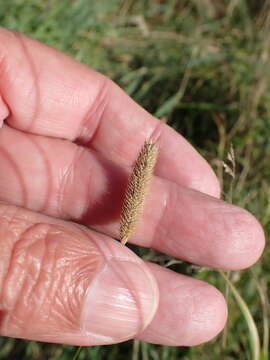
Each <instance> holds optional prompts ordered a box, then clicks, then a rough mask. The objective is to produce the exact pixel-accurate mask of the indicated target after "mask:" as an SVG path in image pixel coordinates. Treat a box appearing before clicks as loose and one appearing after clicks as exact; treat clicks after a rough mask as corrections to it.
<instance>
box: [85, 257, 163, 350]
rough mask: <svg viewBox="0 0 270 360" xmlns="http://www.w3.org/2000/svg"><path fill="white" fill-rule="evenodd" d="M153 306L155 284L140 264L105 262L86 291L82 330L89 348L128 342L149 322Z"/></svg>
mask: <svg viewBox="0 0 270 360" xmlns="http://www.w3.org/2000/svg"><path fill="white" fill-rule="evenodd" d="M157 305H158V290H157V285H156V282H155V280H154V278H153V277H152V275H151V274H150V273H149V271H148V269H147V268H146V267H145V265H144V264H143V263H141V264H138V263H133V262H130V261H123V260H117V259H113V260H109V261H108V262H107V263H106V264H105V265H104V267H103V269H102V270H101V272H100V273H99V274H98V275H97V277H96V278H95V279H94V281H93V282H92V283H91V285H90V287H89V289H88V292H87V296H86V300H85V304H84V311H83V313H82V331H83V333H84V335H88V336H89V340H90V342H91V344H90V345H103V344H111V343H115V342H119V341H124V340H127V339H130V338H132V337H134V336H135V335H136V334H138V333H139V332H140V331H142V330H143V329H144V328H145V327H146V326H147V325H148V324H149V323H150V321H151V320H152V318H153V316H154V314H155V311H156V309H157Z"/></svg>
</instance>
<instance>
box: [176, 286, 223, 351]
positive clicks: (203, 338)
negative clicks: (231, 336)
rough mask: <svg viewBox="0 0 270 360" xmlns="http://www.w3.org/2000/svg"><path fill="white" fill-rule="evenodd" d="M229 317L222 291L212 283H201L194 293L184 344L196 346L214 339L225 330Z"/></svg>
mask: <svg viewBox="0 0 270 360" xmlns="http://www.w3.org/2000/svg"><path fill="white" fill-rule="evenodd" d="M227 317H228V310H227V304H226V301H225V299H224V296H223V295H222V293H221V292H220V291H219V290H217V289H216V288H215V287H214V286H212V285H209V284H205V283H201V286H200V287H197V288H196V289H195V291H194V293H193V302H192V306H191V310H190V320H189V322H187V326H186V338H185V341H184V343H183V344H182V345H184V346H194V345H199V344H202V343H205V342H207V341H209V340H211V339H213V338H214V337H215V336H217V335H218V334H219V333H220V332H221V331H222V330H223V328H224V326H225V324H226V321H227ZM179 341H181V340H180V339H179Z"/></svg>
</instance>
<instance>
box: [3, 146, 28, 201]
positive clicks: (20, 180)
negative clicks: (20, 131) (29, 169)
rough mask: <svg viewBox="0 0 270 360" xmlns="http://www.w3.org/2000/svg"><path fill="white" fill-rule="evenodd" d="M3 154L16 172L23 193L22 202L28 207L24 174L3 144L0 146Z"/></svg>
mask: <svg viewBox="0 0 270 360" xmlns="http://www.w3.org/2000/svg"><path fill="white" fill-rule="evenodd" d="M1 154H2V155H3V156H4V157H5V158H6V159H7V161H8V163H9V164H10V165H11V167H12V169H13V170H14V172H15V177H16V179H18V181H19V184H20V187H21V195H22V201H21V202H22V204H21V205H24V206H26V207H27V203H28V195H27V186H26V183H25V181H24V178H23V176H22V174H21V173H20V171H19V168H18V166H17V164H16V162H15V161H14V160H13V159H12V156H10V154H9V153H8V151H7V150H5V149H4V148H3V147H2V146H0V155H1Z"/></svg>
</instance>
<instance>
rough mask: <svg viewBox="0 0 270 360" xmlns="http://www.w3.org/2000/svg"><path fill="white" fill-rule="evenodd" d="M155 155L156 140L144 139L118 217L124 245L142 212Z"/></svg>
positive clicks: (156, 152) (156, 150) (155, 158)
mask: <svg viewBox="0 0 270 360" xmlns="http://www.w3.org/2000/svg"><path fill="white" fill-rule="evenodd" d="M157 155H158V146H157V144H156V142H154V141H146V142H145V143H144V145H143V147H142V149H141V151H140V153H139V155H138V158H137V160H136V162H135V165H134V168H133V171H132V173H131V176H130V179H129V182H128V185H127V190H126V193H125V198H124V203H123V208H122V213H121V219H120V240H121V243H122V244H124V245H125V244H126V243H127V241H128V239H129V237H130V236H131V234H132V233H133V231H134V229H135V227H136V225H137V223H138V220H139V218H140V215H141V213H142V210H143V205H144V200H145V198H146V195H147V192H148V189H149V184H150V181H151V178H152V175H153V171H154V167H155V164H156V160H157Z"/></svg>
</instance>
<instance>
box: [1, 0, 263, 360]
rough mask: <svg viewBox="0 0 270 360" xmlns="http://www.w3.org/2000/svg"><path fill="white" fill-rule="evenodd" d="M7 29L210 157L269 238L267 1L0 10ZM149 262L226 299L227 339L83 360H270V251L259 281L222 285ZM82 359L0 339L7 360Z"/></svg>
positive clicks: (162, 0) (107, 349)
mask: <svg viewBox="0 0 270 360" xmlns="http://www.w3.org/2000/svg"><path fill="white" fill-rule="evenodd" d="M0 25H1V26H5V27H8V28H11V29H15V30H17V31H20V32H23V33H25V34H27V35H30V36H32V37H34V38H36V39H38V40H41V41H43V42H45V43H47V44H50V45H52V46H54V47H56V48H58V49H60V50H62V51H65V52H67V53H69V54H71V55H72V56H74V57H75V58H77V59H78V60H80V61H82V62H84V63H86V64H88V65H89V66H91V67H93V68H94V69H96V70H99V71H101V72H102V73H104V74H106V75H107V76H109V77H111V78H112V79H114V80H115V81H116V82H117V83H118V84H120V86H121V87H123V88H124V89H125V90H126V92H127V93H129V94H130V96H132V97H133V98H134V99H135V100H136V101H137V102H138V103H140V104H141V105H142V106H144V107H145V108H146V109H147V110H149V111H150V112H151V113H153V114H155V115H156V116H158V117H159V118H161V120H162V121H166V122H167V123H168V124H169V125H170V126H172V127H173V128H175V129H176V130H177V131H179V132H181V133H182V134H183V135H184V136H185V137H186V138H187V139H188V140H189V141H190V142H191V143H192V144H193V145H194V146H195V147H196V148H197V149H198V150H199V151H200V152H201V153H202V154H203V155H204V156H205V157H206V159H207V160H208V161H209V162H210V163H211V164H212V166H213V167H214V169H215V170H216V172H217V174H218V176H219V178H220V181H221V184H222V188H223V196H224V199H226V200H227V201H232V202H234V203H235V204H238V205H240V206H242V207H245V208H246V209H248V210H249V211H251V212H252V213H253V214H254V215H255V216H256V217H257V218H258V219H259V220H260V221H261V223H262V224H263V226H264V227H265V232H266V236H267V237H268V235H269V220H270V161H269V160H270V140H269V139H270V62H269V57H270V2H269V0H265V1H262V0H188V1H184V0H151V1H150V0H46V1H45V0H0ZM231 144H232V145H231ZM228 154H229V156H228ZM233 155H235V158H234V156H233ZM179 161H181V159H179ZM224 163H225V166H224ZM139 251H140V250H139ZM141 254H142V255H143V256H147V257H148V258H150V259H152V260H154V261H157V262H160V263H161V264H164V265H166V266H170V267H171V268H173V269H174V270H176V271H181V272H185V273H188V274H190V275H193V276H196V277H198V278H200V279H205V280H207V281H209V282H210V283H212V284H214V285H215V286H217V287H218V288H219V289H221V291H223V293H225V295H226V296H227V298H228V303H229V321H228V325H227V328H226V330H225V331H224V332H223V334H221V335H219V336H218V337H217V338H216V339H215V340H213V341H212V342H210V343H207V344H205V345H201V346H198V347H193V348H183V347H167V346H157V345H152V344H147V343H144V342H139V341H135V342H133V341H129V342H126V343H123V344H119V345H114V346H103V347H98V346H97V347H92V348H83V349H82V350H81V352H80V353H79V354H77V355H78V356H77V359H81V360H82V359H91V360H103V359H104V360H105V359H106V360H111V359H119V360H121V359H125V360H127V359H132V360H139V359H142V360H159V359H160V360H169V359H170V360H174V359H177V360H178V359H185V360H193V359H194V360H195V359H196V360H197V359H201V360H212V359H222V360H231V359H238V360H241V359H243V360H249V359H252V360H253V359H254V360H255V359H256V360H268V359H269V349H268V347H269V344H268V341H269V323H268V317H269V303H268V300H269V292H267V288H269V279H270V261H269V248H268V249H266V251H265V253H264V256H263V258H262V259H261V260H260V261H259V263H257V264H256V265H255V266H254V267H253V268H252V269H249V270H244V271H237V272H229V273H226V274H225V273H222V272H218V271H216V270H212V269H205V268H199V267H196V266H193V265H191V264H186V263H178V262H177V261H171V259H169V258H167V257H165V256H162V255H160V254H157V253H154V252H151V251H150V252H146V253H145V252H144V253H142V252H141ZM183 326H184V324H183ZM76 351H77V348H76V347H73V346H66V345H53V344H42V343H36V342H30V341H22V340H15V339H6V338H1V339H0V359H9V360H13V359H22V360H23V359H33V360H41V359H51V360H56V359H57V360H67V359H68V360H69V359H73V358H74V357H75V353H76Z"/></svg>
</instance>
